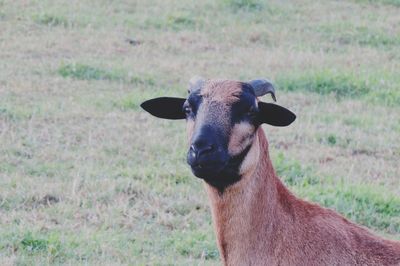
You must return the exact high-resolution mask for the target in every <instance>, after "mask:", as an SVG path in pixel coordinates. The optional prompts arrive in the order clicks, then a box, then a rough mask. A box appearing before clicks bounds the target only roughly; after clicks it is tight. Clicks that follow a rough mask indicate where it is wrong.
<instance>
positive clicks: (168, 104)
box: [140, 97, 186, 120]
mask: <svg viewBox="0 0 400 266" xmlns="http://www.w3.org/2000/svg"><path fill="white" fill-rule="evenodd" d="M185 101H186V99H184V98H174V97H160V98H154V99H151V100H147V101H145V102H143V103H142V104H141V105H140V106H141V107H142V108H143V109H144V110H146V111H147V112H149V113H150V114H152V115H154V116H156V117H158V118H164V119H174V120H175V119H184V118H186V115H185V113H184V112H183V104H184V103H185Z"/></svg>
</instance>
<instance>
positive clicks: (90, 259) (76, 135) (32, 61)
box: [0, 0, 400, 265]
mask: <svg viewBox="0 0 400 266" xmlns="http://www.w3.org/2000/svg"><path fill="white" fill-rule="evenodd" d="M397 6H398V4H397V1H395V0H381V1H361V0H360V1H300V2H299V3H297V4H296V5H293V3H289V2H282V1H277V0H276V1H275V0H274V1H268V2H264V1H256V0H222V1H211V0H207V1H193V0H187V1H172V2H171V1H161V0H152V1H150V2H149V1H144V0H143V1H142V0H140V1H136V2H135V3H132V2H131V1H127V0H119V1H114V2H113V3H112V5H110V3H108V2H106V1H100V2H99V3H97V4H96V5H93V3H91V2H90V1H81V2H79V4H78V5H76V3H75V4H74V3H71V2H69V1H64V0H63V1H57V2H54V1H49V0H43V1H30V2H29V3H25V2H23V1H8V2H4V1H1V0H0V9H1V10H0V20H1V29H2V33H1V36H0V44H1V48H2V49H0V69H1V71H0V210H1V214H2V215H1V216H0V265H220V262H219V255H218V251H217V246H216V242H215V236H214V232H213V227H212V222H211V215H210V209H209V205H208V201H207V195H206V193H205V191H204V190H203V187H202V181H201V180H199V179H198V178H195V177H194V176H193V175H192V173H191V172H190V170H189V168H188V166H187V165H186V162H185V153H186V149H187V144H186V133H185V123H184V121H162V120H158V119H155V118H153V117H151V116H149V115H148V114H146V113H144V112H143V111H142V110H141V108H140V107H139V106H140V103H141V102H142V101H144V100H147V99H149V98H153V97H159V96H177V97H184V96H185V95H186V90H187V82H188V80H189V79H190V77H191V76H193V75H202V76H205V77H209V78H230V79H241V80H249V79H253V78H255V77H265V78H269V79H271V80H273V81H274V82H275V85H276V94H277V98H278V103H279V104H281V105H283V106H285V107H287V108H289V109H291V110H293V111H294V112H295V113H296V115H297V119H296V121H295V122H294V123H293V124H292V125H291V126H290V127H287V128H279V129H278V128H271V127H268V126H266V127H265V128H264V129H265V131H266V134H267V136H268V140H269V143H270V149H271V151H270V152H271V156H272V158H273V164H274V166H275V168H276V171H277V173H278V174H279V175H280V176H281V177H282V180H284V182H285V183H286V184H287V185H288V186H289V188H290V189H291V190H292V191H294V192H295V193H296V194H297V195H298V196H299V197H301V198H306V199H308V200H311V201H314V202H317V203H319V204H321V205H323V206H326V207H329V208H333V209H335V210H337V211H339V212H340V213H342V214H343V215H345V216H346V217H347V218H349V219H351V220H353V221H354V222H357V223H360V224H362V225H365V226H367V227H369V228H371V229H372V230H373V231H375V232H376V233H378V234H381V235H385V236H387V237H390V238H393V239H400V229H399V224H400V222H399V216H400V211H399V206H400V202H399V196H400V183H399V173H400V165H399V163H398V162H399V160H400V143H399V134H400V119H399V113H400V87H399V86H400V75H399V74H398V69H400V56H399V55H400V41H399V38H398V36H400V35H399V33H400V28H399V23H398V17H399V15H398V14H399V12H398V11H399V10H398V7H397ZM321 14H329V16H321ZM343 21H345V22H343ZM128 39H129V40H137V41H138V42H137V45H132V44H130V43H129V42H128V41H127V40H128ZM263 100H266V101H270V100H271V99H270V97H268V98H267V97H266V98H265V99H263Z"/></svg>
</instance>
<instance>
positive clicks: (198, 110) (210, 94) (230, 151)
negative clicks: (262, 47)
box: [141, 78, 296, 190]
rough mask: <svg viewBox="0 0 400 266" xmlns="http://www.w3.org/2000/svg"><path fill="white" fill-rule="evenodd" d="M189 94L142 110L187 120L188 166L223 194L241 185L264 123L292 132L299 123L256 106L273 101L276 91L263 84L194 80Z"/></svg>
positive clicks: (150, 103)
mask: <svg viewBox="0 0 400 266" xmlns="http://www.w3.org/2000/svg"><path fill="white" fill-rule="evenodd" d="M188 92H189V95H188V97H187V98H186V99H184V98H169V97H161V98H155V99H151V100H148V101H146V102H144V103H142V105H141V106H142V108H143V109H145V110H146V111H148V112H149V113H150V114H152V115H154V116H156V117H159V118H165V119H186V121H187V132H188V138H189V144H190V145H189V149H188V153H187V162H188V164H189V165H190V167H191V168H192V172H193V174H194V175H195V176H197V177H200V178H202V179H204V180H205V181H206V182H207V183H209V184H210V185H212V186H214V187H216V188H218V189H220V190H223V189H224V188H226V187H227V186H229V185H231V184H233V183H235V182H236V181H238V180H240V178H241V176H242V174H243V171H244V170H243V167H242V164H243V162H244V160H245V158H246V155H247V154H248V152H249V150H250V148H251V146H252V143H253V141H254V139H255V135H256V130H257V128H258V127H259V126H260V125H261V124H262V123H267V124H270V125H273V126H288V125H289V124H291V123H292V122H293V121H294V120H295V118H296V116H295V115H294V114H293V113H292V112H291V111H289V110H287V109H285V108H283V107H281V106H279V105H276V104H272V103H265V102H261V101H259V100H258V98H257V97H260V96H262V95H265V94H267V93H270V94H271V95H272V98H273V99H274V100H275V91H274V88H273V86H272V84H271V83H270V82H269V81H268V80H265V79H257V80H252V81H250V82H239V81H231V80H204V79H202V78H194V79H192V80H191V82H190V87H189V91H188ZM254 163H257V162H254Z"/></svg>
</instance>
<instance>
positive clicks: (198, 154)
mask: <svg viewBox="0 0 400 266" xmlns="http://www.w3.org/2000/svg"><path fill="white" fill-rule="evenodd" d="M183 110H184V112H185V114H186V119H187V132H188V139H189V144H190V145H189V150H188V153H187V162H188V164H189V165H190V167H191V169H192V172H193V174H194V175H195V176H197V177H200V178H203V179H204V180H206V181H207V182H208V183H210V184H211V185H214V186H216V187H218V188H224V187H226V186H227V185H229V184H232V183H234V182H236V181H238V180H239V179H240V177H241V173H240V166H241V164H242V162H243V160H244V158H245V157H246V155H247V153H248V151H249V149H250V147H251V144H252V142H253V139H254V135H255V131H256V128H257V127H258V126H259V122H258V121H257V115H256V114H257V112H258V104H257V98H256V96H255V94H254V90H253V89H252V87H251V86H250V85H248V84H245V83H241V82H236V81H207V82H204V84H203V86H197V87H194V88H192V89H191V90H189V97H188V98H187V100H186V101H185V103H184V104H183Z"/></svg>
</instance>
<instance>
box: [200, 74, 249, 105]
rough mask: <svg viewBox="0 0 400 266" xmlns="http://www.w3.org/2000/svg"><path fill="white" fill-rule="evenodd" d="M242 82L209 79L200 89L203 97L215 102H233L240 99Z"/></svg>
mask: <svg viewBox="0 0 400 266" xmlns="http://www.w3.org/2000/svg"><path fill="white" fill-rule="evenodd" d="M242 90H243V87H242V83H241V82H239V81H232V80H209V81H207V82H205V84H204V86H203V88H202V89H201V91H200V95H201V96H202V97H203V99H205V100H207V101H213V102H221V103H225V104H232V103H234V102H237V101H239V96H240V94H241V93H242Z"/></svg>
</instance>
